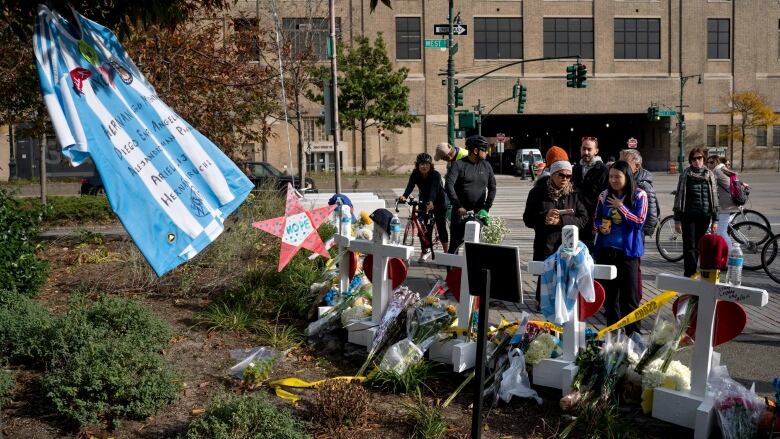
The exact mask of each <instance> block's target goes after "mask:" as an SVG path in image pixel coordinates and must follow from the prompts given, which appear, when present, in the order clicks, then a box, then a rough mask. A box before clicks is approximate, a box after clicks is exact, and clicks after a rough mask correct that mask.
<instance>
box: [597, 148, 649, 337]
mask: <svg viewBox="0 0 780 439" xmlns="http://www.w3.org/2000/svg"><path fill="white" fill-rule="evenodd" d="M646 216H647V193H645V191H643V190H642V189H639V188H638V187H637V186H636V183H635V182H634V175H633V173H632V172H631V167H630V166H629V164H628V163H627V162H625V161H623V160H620V161H617V162H615V164H613V165H612V168H611V169H610V170H609V185H608V187H607V190H605V191H603V192H602V193H601V194H600V195H599V199H598V202H597V203H596V211H595V216H594V221H593V222H594V225H595V227H596V229H597V230H598V237H597V238H596V249H595V253H596V258H595V259H596V263H597V264H604V265H614V266H615V267H617V277H616V278H615V279H613V280H606V281H602V284H603V285H604V290H605V292H606V300H605V301H604V314H605V316H606V318H607V325H611V324H613V323H616V322H617V321H618V320H620V319H621V318H623V317H624V316H626V315H628V314H629V313H631V312H632V311H633V310H635V309H636V308H637V306H638V305H639V304H638V300H639V288H638V287H639V278H638V276H639V258H640V257H642V255H643V254H644V253H645V247H644V239H643V236H642V225H643V224H644V223H645V217H646ZM636 331H639V324H638V323H632V324H630V325H628V326H626V333H627V334H631V333H633V332H636Z"/></svg>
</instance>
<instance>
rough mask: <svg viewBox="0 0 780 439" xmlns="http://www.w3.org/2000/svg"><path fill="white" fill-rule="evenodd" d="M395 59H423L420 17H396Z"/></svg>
mask: <svg viewBox="0 0 780 439" xmlns="http://www.w3.org/2000/svg"><path fill="white" fill-rule="evenodd" d="M395 59H422V52H421V51H420V17H395Z"/></svg>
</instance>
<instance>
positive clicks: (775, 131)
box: [772, 125, 780, 146]
mask: <svg viewBox="0 0 780 439" xmlns="http://www.w3.org/2000/svg"><path fill="white" fill-rule="evenodd" d="M772 146H780V125H772Z"/></svg>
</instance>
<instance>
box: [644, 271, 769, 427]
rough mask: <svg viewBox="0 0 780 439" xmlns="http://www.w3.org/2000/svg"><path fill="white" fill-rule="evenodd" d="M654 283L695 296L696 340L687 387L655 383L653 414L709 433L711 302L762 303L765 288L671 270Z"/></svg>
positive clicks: (711, 419)
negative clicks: (696, 306) (716, 280)
mask: <svg viewBox="0 0 780 439" xmlns="http://www.w3.org/2000/svg"><path fill="white" fill-rule="evenodd" d="M656 285H657V286H658V289H660V290H670V291H676V292H678V293H680V294H690V295H694V296H698V298H699V300H698V311H697V313H696V314H697V317H696V343H695V345H694V348H693V349H694V351H693V364H692V365H691V390H690V391H689V392H678V391H675V390H671V389H666V388H661V387H658V388H656V389H655V390H654V392H653V417H655V418H658V419H662V420H664V421H667V422H671V423H673V424H677V425H682V426H684V427H688V428H693V429H694V437H696V438H697V439H698V438H707V437H709V433H710V428H711V426H712V423H713V421H714V416H712V414H713V413H714V410H713V409H714V401H713V400H712V399H711V398H707V395H706V392H707V378H708V377H709V375H710V369H711V368H712V356H713V351H712V333H713V327H714V325H715V306H716V304H717V302H718V300H725V301H729V302H737V303H742V304H745V305H754V306H766V304H767V303H768V302H769V294H768V293H767V291H766V290H762V289H759V288H751V287H742V286H735V285H728V284H722V283H715V282H711V281H707V280H694V279H689V278H687V277H682V276H675V275H671V274H659V275H658V276H657V277H656Z"/></svg>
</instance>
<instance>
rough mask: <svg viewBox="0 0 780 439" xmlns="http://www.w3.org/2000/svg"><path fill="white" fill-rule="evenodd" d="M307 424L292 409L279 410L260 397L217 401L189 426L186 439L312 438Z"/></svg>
mask: <svg viewBox="0 0 780 439" xmlns="http://www.w3.org/2000/svg"><path fill="white" fill-rule="evenodd" d="M309 437H311V436H309V435H308V434H307V433H306V432H305V430H304V424H303V423H302V422H301V421H299V420H297V419H295V418H294V417H293V415H292V414H291V413H290V411H289V410H287V409H284V408H277V407H276V406H274V405H273V404H271V403H270V402H269V401H268V400H267V398H266V397H265V396H263V395H261V394H253V395H249V396H238V397H237V396H232V397H221V398H218V399H217V400H216V401H215V402H214V403H213V404H212V405H211V406H210V407H209V408H208V409H207V410H206V413H205V414H204V415H203V416H201V417H200V418H198V419H196V420H195V421H193V422H192V424H190V427H189V430H188V431H187V436H186V438H187V439H299V438H309Z"/></svg>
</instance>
